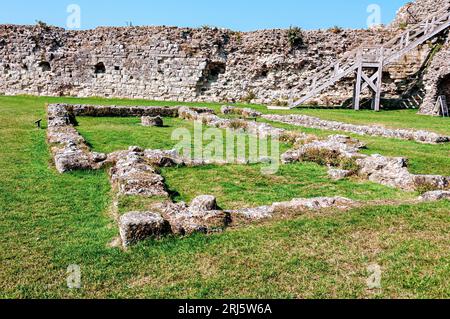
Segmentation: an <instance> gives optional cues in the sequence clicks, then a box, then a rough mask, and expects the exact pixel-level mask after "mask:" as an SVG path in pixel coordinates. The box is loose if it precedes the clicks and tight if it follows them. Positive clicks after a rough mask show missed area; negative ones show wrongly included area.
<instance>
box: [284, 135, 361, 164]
mask: <svg viewBox="0 0 450 319" xmlns="http://www.w3.org/2000/svg"><path fill="white" fill-rule="evenodd" d="M363 148H365V145H364V144H363V143H361V142H360V141H358V140H357V139H354V138H350V137H348V136H344V135H331V136H329V137H328V138H327V139H326V140H314V141H311V142H309V143H306V144H303V145H300V146H299V147H296V148H294V149H292V150H289V151H287V152H286V153H284V154H283V155H282V156H281V160H282V162H283V163H284V164H289V163H294V162H299V161H301V160H302V158H303V157H304V156H305V155H307V154H308V153H310V152H311V151H312V150H326V151H329V152H330V154H334V156H335V157H336V158H338V157H346V158H353V157H359V156H361V155H360V154H359V151H360V150H361V149H363Z"/></svg>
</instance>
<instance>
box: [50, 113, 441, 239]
mask: <svg viewBox="0 0 450 319" xmlns="http://www.w3.org/2000/svg"><path fill="white" fill-rule="evenodd" d="M47 111H48V131H47V137H48V141H49V143H50V144H51V146H52V154H53V157H54V161H55V166H56V169H57V170H58V171H59V172H60V173H65V172H67V171H71V170H80V169H101V168H104V167H111V168H110V171H109V172H110V179H111V184H112V185H113V189H114V190H115V192H116V193H117V194H118V195H122V196H130V195H131V196H141V197H148V198H150V197H157V198H161V202H159V203H157V204H154V205H153V207H152V208H151V211H149V212H148V211H147V212H130V213H127V214H125V215H123V216H121V217H119V218H118V223H119V230H120V236H121V240H122V244H123V245H124V246H128V245H131V244H134V243H136V242H138V241H140V240H144V239H147V238H159V237H162V236H165V235H169V234H175V235H181V236H184V235H189V234H192V233H196V232H201V233H211V232H216V231H221V230H224V229H225V228H226V227H227V226H228V225H229V224H230V223H231V222H233V221H234V220H241V219H243V220H260V219H265V218H272V217H274V216H276V215H277V214H283V213H289V212H291V213H292V212H295V213H302V212H305V211H317V212H318V211H322V210H324V209H331V208H332V209H338V210H347V209H350V208H353V207H357V206H360V205H362V203H360V202H355V201H352V200H350V199H347V198H342V197H331V198H328V197H320V198H312V199H294V200H292V201H290V202H282V203H274V204H272V205H270V206H262V207H256V208H246V209H240V210H234V211H225V210H222V209H220V208H219V207H218V206H217V203H216V199H215V198H214V197H213V196H209V195H203V196H199V197H197V198H196V199H194V200H193V201H192V202H191V204H190V205H187V204H186V203H183V202H181V203H174V202H172V201H171V199H170V195H169V191H168V190H167V188H166V185H165V181H164V178H163V177H162V176H161V175H160V173H159V168H161V167H177V166H200V165H207V164H226V163H215V162H213V161H205V160H203V159H190V158H186V157H183V156H180V155H179V154H178V153H177V152H176V151H173V150H172V151H164V150H144V149H141V148H139V147H137V146H131V147H130V148H129V149H128V150H124V151H118V152H113V153H110V154H101V153H95V152H92V151H91V150H90V149H89V147H88V145H87V143H86V141H85V140H84V138H83V137H82V136H81V135H80V134H79V133H78V132H77V131H76V129H75V127H74V123H76V116H81V115H83V116H136V117H139V116H142V115H145V114H149V115H152V116H171V117H173V116H179V117H180V118H183V119H187V120H195V121H201V122H202V123H203V124H206V125H209V126H213V127H219V128H233V129H236V126H235V122H234V121H235V120H230V119H222V118H220V117H218V116H217V115H215V114H213V113H214V112H213V111H212V110H210V109H206V108H188V107H172V108H165V107H114V106H99V107H96V106H84V105H67V104H54V105H49V106H48V108H47ZM117 114H120V115H117ZM240 121H241V123H242V126H239V127H237V129H242V131H243V132H246V133H248V134H258V135H259V136H260V137H261V136H262V137H264V136H268V135H278V136H280V137H282V138H285V139H286V140H288V141H289V142H290V143H292V144H294V145H295V146H294V149H293V150H291V151H289V152H287V153H285V154H283V156H282V159H283V162H284V163H285V164H287V163H293V162H296V161H300V160H302V158H303V156H304V155H305V154H308V153H310V152H312V153H314V154H316V153H315V150H318V151H319V153H317V154H319V155H321V153H320V152H322V151H323V150H325V151H327V153H326V156H327V157H328V159H329V160H332V162H333V163H335V164H336V163H337V162H336V161H334V160H335V159H340V158H345V159H347V160H354V161H355V164H356V165H357V167H358V168H357V169H356V170H354V171H351V170H349V171H345V174H339V175H342V176H343V178H344V177H346V176H349V175H352V174H358V175H359V176H361V177H364V178H367V179H368V180H371V181H374V182H378V183H380V184H383V185H389V186H393V187H398V188H401V189H405V190H415V189H417V188H418V187H419V186H424V185H425V186H426V187H427V188H431V189H433V190H435V189H441V191H434V192H431V193H427V194H425V195H423V196H422V197H421V199H420V200H422V201H430V200H441V199H448V198H449V196H450V195H449V194H448V193H449V192H447V191H445V190H443V189H445V188H448V186H449V183H450V177H443V176H428V175H413V174H410V173H409V172H408V170H407V165H406V160H404V159H397V158H388V157H383V156H381V155H374V156H367V155H363V154H360V153H359V151H360V149H361V148H363V147H364V145H363V144H362V143H361V142H359V141H358V140H356V139H352V138H349V137H346V136H341V135H333V136H330V137H329V138H328V139H326V140H319V139H318V138H317V137H313V136H309V135H306V134H303V133H298V132H292V131H288V130H284V129H279V128H275V127H273V126H271V125H269V124H267V123H258V122H253V121H244V120H240ZM322 155H323V154H322ZM310 160H311V158H310ZM321 160H323V159H321ZM261 161H262V162H263V160H262V159H261ZM348 163H350V164H351V162H346V165H348ZM242 164H246V163H242ZM343 171H344V170H343ZM335 175H336V174H335Z"/></svg>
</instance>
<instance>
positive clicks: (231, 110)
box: [220, 105, 262, 118]
mask: <svg viewBox="0 0 450 319" xmlns="http://www.w3.org/2000/svg"><path fill="white" fill-rule="evenodd" d="M220 112H221V113H222V114H225V115H229V114H234V115H241V116H243V117H250V118H256V117H261V115H262V113H261V112H258V111H256V110H254V109H251V108H238V107H234V106H228V105H224V106H222V107H221V108H220Z"/></svg>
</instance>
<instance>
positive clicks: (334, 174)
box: [328, 168, 352, 181]
mask: <svg viewBox="0 0 450 319" xmlns="http://www.w3.org/2000/svg"><path fill="white" fill-rule="evenodd" d="M351 175H352V172H351V171H348V170H345V169H334V168H330V169H329V170H328V176H329V177H330V178H331V179H333V180H335V181H339V180H342V179H344V178H346V177H349V176H351Z"/></svg>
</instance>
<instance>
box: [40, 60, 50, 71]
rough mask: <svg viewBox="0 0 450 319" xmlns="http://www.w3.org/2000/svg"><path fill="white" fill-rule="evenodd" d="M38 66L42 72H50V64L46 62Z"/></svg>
mask: <svg viewBox="0 0 450 319" xmlns="http://www.w3.org/2000/svg"><path fill="white" fill-rule="evenodd" d="M38 66H39V68H40V69H41V70H42V71H43V72H50V71H51V70H52V67H51V66H50V63H48V62H47V61H42V62H39V65H38Z"/></svg>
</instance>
